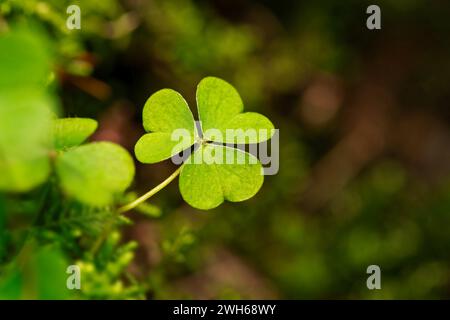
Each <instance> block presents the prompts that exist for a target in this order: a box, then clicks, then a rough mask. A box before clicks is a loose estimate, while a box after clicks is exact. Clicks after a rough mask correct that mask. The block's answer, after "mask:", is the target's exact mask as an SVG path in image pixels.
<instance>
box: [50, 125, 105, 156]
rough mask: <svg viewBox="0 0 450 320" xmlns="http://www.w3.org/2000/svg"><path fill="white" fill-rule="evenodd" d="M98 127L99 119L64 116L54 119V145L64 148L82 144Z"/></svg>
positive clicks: (60, 148)
mask: <svg viewBox="0 0 450 320" xmlns="http://www.w3.org/2000/svg"><path fill="white" fill-rule="evenodd" d="M96 129H97V121H95V120H94V119H89V118H63V119H56V120H54V121H53V145H54V147H55V149H56V150H63V149H67V148H71V147H75V146H78V145H80V144H82V143H83V142H84V141H85V140H86V139H87V138H88V137H89V136H90V135H92V134H93V133H94V131H95V130H96Z"/></svg>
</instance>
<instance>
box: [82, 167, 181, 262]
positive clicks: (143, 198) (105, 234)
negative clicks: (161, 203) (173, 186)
mask: <svg viewBox="0 0 450 320" xmlns="http://www.w3.org/2000/svg"><path fill="white" fill-rule="evenodd" d="M181 168H182V165H181V166H180V167H179V168H178V169H177V170H175V172H174V173H172V174H171V175H170V176H169V177H168V178H167V179H166V180H164V181H163V182H161V183H160V184H158V185H157V186H156V187H154V188H153V189H151V190H150V191H149V192H147V193H146V194H144V195H142V196H141V197H139V198H137V199H136V200H134V201H133V202H130V203H129V204H126V205H124V206H123V207H120V208H119V209H117V213H118V214H122V213H124V212H127V211H129V210H131V209H133V208H136V207H137V206H138V205H140V204H141V203H142V202H144V201H146V200H147V199H148V198H150V197H151V196H153V195H154V194H155V193H157V192H158V191H160V190H161V189H163V188H164V187H165V186H167V185H168V184H169V183H170V182H172V180H173V179H175V178H176V177H177V176H178V175H179V174H180V171H181ZM112 227H113V223H109V224H108V225H107V226H106V228H105V229H104V231H103V233H102V234H101V235H100V236H99V237H98V238H97V241H96V242H95V243H94V245H93V246H92V249H91V254H92V255H94V254H95V253H96V252H97V251H98V250H99V249H100V246H101V245H102V243H103V242H104V241H105V240H106V238H107V237H108V235H109V233H110V232H111V230H112Z"/></svg>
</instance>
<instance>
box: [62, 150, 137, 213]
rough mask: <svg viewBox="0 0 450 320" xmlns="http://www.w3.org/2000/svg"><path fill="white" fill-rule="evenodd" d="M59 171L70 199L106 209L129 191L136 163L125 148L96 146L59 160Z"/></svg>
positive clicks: (66, 154) (74, 151)
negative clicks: (123, 193) (105, 207)
mask: <svg viewBox="0 0 450 320" xmlns="http://www.w3.org/2000/svg"><path fill="white" fill-rule="evenodd" d="M56 171H57V173H58V176H59V178H60V180H61V186H62V188H63V190H64V191H65V192H66V193H67V194H68V195H70V196H73V197H74V198H75V199H77V200H79V201H81V202H83V203H86V204H88V205H93V206H103V205H108V204H110V203H111V202H112V201H113V200H114V196H115V195H116V194H119V193H121V192H123V191H125V189H127V188H128V187H129V185H130V184H131V182H132V180H133V177H134V163H133V159H132V158H131V157H130V155H129V154H128V152H127V151H126V150H125V149H124V148H122V147H121V146H119V145H117V144H114V143H111V142H95V143H90V144H86V145H83V146H80V147H75V148H73V149H70V150H68V151H67V152H65V153H63V154H61V155H60V156H58V158H57V161H56Z"/></svg>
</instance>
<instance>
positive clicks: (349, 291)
mask: <svg viewBox="0 0 450 320" xmlns="http://www.w3.org/2000/svg"><path fill="white" fill-rule="evenodd" d="M70 4H78V5H79V6H80V8H81V13H82V20H81V29H80V30H72V31H69V30H67V29H66V27H65V19H66V18H67V14H66V13H65V9H66V7H67V6H68V5H70ZM370 4H377V5H379V6H380V8H381V17H382V29H381V30H368V29H367V27H366V19H367V18H368V17H369V15H368V14H366V8H367V7H368V6H369V5H370ZM0 8H1V10H2V13H3V16H4V17H6V18H2V19H0V28H6V27H7V25H8V24H9V23H10V22H11V21H21V20H22V21H23V20H30V21H31V20H32V21H35V22H37V23H39V24H40V25H42V26H43V27H44V28H46V29H47V30H48V31H49V32H50V34H51V38H52V39H53V42H54V46H55V49H56V52H57V57H58V63H57V65H58V72H57V79H58V80H59V82H60V88H59V96H60V97H61V99H62V102H63V109H64V112H63V113H64V115H65V116H80V117H93V118H96V119H99V122H100V127H99V130H98V131H97V133H96V134H95V136H94V138H93V139H94V140H111V141H114V142H117V143H119V144H121V145H123V146H125V147H126V148H127V149H128V150H130V152H132V150H133V147H134V144H135V143H136V141H137V139H138V138H139V137H140V136H141V135H142V134H143V132H144V130H143V128H142V124H141V123H142V122H141V111H142V108H143V105H144V103H145V101H146V99H147V98H148V97H149V96H150V95H151V94H152V93H153V92H155V91H156V90H158V89H161V88H166V87H168V88H172V89H174V90H177V91H178V92H180V93H181V94H182V95H183V96H184V97H186V99H187V101H188V103H189V105H190V107H191V109H192V110H193V112H194V113H195V112H196V108H195V87H196V85H197V83H198V82H199V80H200V79H201V78H203V77H205V76H208V75H213V76H218V77H220V78H223V79H225V80H227V81H228V82H230V83H232V84H233V85H234V86H235V87H236V88H237V89H238V91H239V92H240V93H241V95H242V98H243V100H244V104H245V107H246V110H251V111H256V112H260V113H262V114H264V115H266V116H268V117H269V118H270V119H271V120H272V122H273V123H274V124H275V127H276V128H278V129H279V130H280V170H279V172H278V174H277V175H274V176H266V178H265V183H264V185H263V187H262V189H261V191H260V192H259V193H258V194H257V195H256V196H255V197H254V198H252V199H251V200H249V201H246V202H243V203H225V204H224V205H222V206H220V207H219V208H217V209H214V210H211V211H208V212H204V211H198V210H195V209H193V208H191V207H189V205H187V204H186V203H184V202H183V200H182V198H181V196H180V194H179V191H178V186H177V183H176V182H175V183H172V184H171V185H170V186H169V187H168V188H166V189H165V190H164V191H163V192H160V193H159V194H158V195H157V196H155V197H153V198H152V200H151V203H153V204H155V205H156V206H158V207H159V208H160V209H161V212H162V215H161V217H160V218H158V219H148V218H146V217H143V216H142V215H138V214H131V215H130V217H131V218H132V219H133V220H134V221H135V222H136V223H135V224H134V225H133V226H131V227H129V228H127V230H126V239H135V240H137V241H138V242H139V244H140V247H139V249H138V254H137V256H136V259H135V260H134V262H133V264H132V265H131V267H130V271H131V272H132V273H133V274H134V275H136V277H138V279H145V281H148V282H149V283H150V288H151V290H150V293H149V294H148V297H149V298H160V299H161V298H162V299H164V298H258V299H261V298H262V299H264V298H427V299H428V298H450V269H449V267H450V232H449V231H448V228H449V226H450V179H449V178H450V105H449V101H450V90H449V83H450V59H449V56H450V36H449V34H450V22H449V20H448V18H449V16H450V2H448V1H444V0H441V1H438V0H436V1H426V0H390V1H388V0H384V1H376V3H375V2H372V1H363V0H347V1H332V0H321V1H317V0H316V1H312V0H310V1H300V0H298V1H268V0H266V1H250V0H247V1H234V0H231V1H230V0H216V1H190V0H148V1H144V0H104V1H90V0H80V1H37V0H30V1H24V2H23V3H22V4H20V3H19V4H17V3H15V4H12V2H11V1H2V3H0ZM136 165H137V177H136V183H135V185H134V189H136V190H137V191H138V192H139V193H143V192H145V191H147V190H149V189H150V188H151V187H153V186H155V185H157V184H158V183H159V182H160V181H162V180H164V179H165V178H166V177H167V176H168V175H170V174H171V172H172V171H173V170H174V168H175V166H174V165H173V164H172V163H171V162H170V161H165V162H163V163H159V164H155V165H142V164H139V163H136ZM372 264H375V265H379V266H380V268H381V272H382V290H373V291H371V290H368V289H367V287H366V279H367V277H368V274H366V268H367V267H368V266H369V265H372ZM142 281H144V280H142Z"/></svg>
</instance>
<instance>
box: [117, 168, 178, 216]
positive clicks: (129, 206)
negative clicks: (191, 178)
mask: <svg viewBox="0 0 450 320" xmlns="http://www.w3.org/2000/svg"><path fill="white" fill-rule="evenodd" d="M181 168H182V166H180V167H178V169H177V170H175V172H174V173H172V174H171V175H170V176H169V177H168V178H167V179H166V180H164V181H163V182H161V183H160V184H158V185H157V186H156V187H154V188H153V189H152V190H150V191H149V192H147V193H146V194H144V195H142V196H140V197H139V198H137V199H136V200H134V201H133V202H130V203H129V204H126V205H124V206H123V207H120V208H119V209H118V210H117V212H118V213H124V212H127V211H129V210H131V209H133V208H135V207H137V206H138V205H140V204H141V203H142V202H144V201H146V200H147V199H148V198H150V197H151V196H153V195H154V194H155V193H157V192H158V191H160V190H161V189H163V188H164V187H165V186H167V185H168V184H169V183H170V182H172V180H173V179H175V178H176V177H177V176H178V175H179V174H180V171H181Z"/></svg>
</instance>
